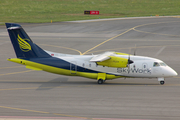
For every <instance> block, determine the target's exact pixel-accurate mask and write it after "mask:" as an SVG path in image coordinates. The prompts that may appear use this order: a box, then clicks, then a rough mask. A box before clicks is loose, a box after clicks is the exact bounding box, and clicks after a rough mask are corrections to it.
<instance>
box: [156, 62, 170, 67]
mask: <svg viewBox="0 0 180 120" xmlns="http://www.w3.org/2000/svg"><path fill="white" fill-rule="evenodd" d="M158 66H167V65H166V63H164V62H160V63H158V62H154V64H153V67H158Z"/></svg>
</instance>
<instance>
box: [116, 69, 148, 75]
mask: <svg viewBox="0 0 180 120" xmlns="http://www.w3.org/2000/svg"><path fill="white" fill-rule="evenodd" d="M117 72H118V73H142V74H151V70H150V69H140V68H137V69H136V68H131V69H128V68H117Z"/></svg>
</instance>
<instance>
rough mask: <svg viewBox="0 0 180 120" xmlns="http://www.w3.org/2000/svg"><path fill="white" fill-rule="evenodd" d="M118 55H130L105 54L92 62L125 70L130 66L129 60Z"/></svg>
mask: <svg viewBox="0 0 180 120" xmlns="http://www.w3.org/2000/svg"><path fill="white" fill-rule="evenodd" d="M116 55H126V56H127V55H128V54H124V53H117V52H105V53H103V54H100V55H97V56H94V57H93V58H92V59H91V60H90V61H91V62H96V63H97V64H98V65H102V66H107V67H116V68H125V67H127V65H128V59H127V58H123V57H118V56H116Z"/></svg>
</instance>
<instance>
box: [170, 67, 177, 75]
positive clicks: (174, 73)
mask: <svg viewBox="0 0 180 120" xmlns="http://www.w3.org/2000/svg"><path fill="white" fill-rule="evenodd" d="M169 74H170V76H177V75H178V73H177V72H176V71H175V70H173V69H172V68H170V67H169Z"/></svg>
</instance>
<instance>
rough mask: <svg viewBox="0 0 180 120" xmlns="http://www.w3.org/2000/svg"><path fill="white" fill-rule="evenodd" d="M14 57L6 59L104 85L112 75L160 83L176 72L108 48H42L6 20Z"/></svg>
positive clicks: (162, 65) (156, 60) (163, 65)
mask: <svg viewBox="0 0 180 120" xmlns="http://www.w3.org/2000/svg"><path fill="white" fill-rule="evenodd" d="M5 24H6V27H7V31H8V33H9V37H10V40H11V42H12V45H13V47H14V51H15V53H16V56H17V58H9V59H7V60H8V61H11V62H15V63H18V64H21V65H25V66H26V68H28V69H32V70H37V71H39V70H42V71H46V72H50V73H55V74H61V75H68V76H81V77H86V78H91V79H95V80H97V83H98V84H103V83H104V82H105V81H106V80H112V79H115V78H157V79H158V81H159V82H160V84H161V85H163V84H164V83H165V78H167V77H173V76H177V75H178V74H177V72H176V71H175V70H173V69H172V68H171V67H169V66H168V65H167V64H165V63H164V62H163V61H161V60H159V59H156V58H151V57H146V56H136V55H130V54H126V53H119V52H114V51H108V52H105V53H102V54H97V55H70V54H62V53H55V52H50V51H46V50H43V49H42V48H40V47H39V46H38V45H36V44H35V43H34V42H33V41H32V40H31V39H30V37H29V36H28V35H27V33H26V32H25V31H24V29H23V28H22V27H21V25H19V24H16V23H5Z"/></svg>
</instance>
